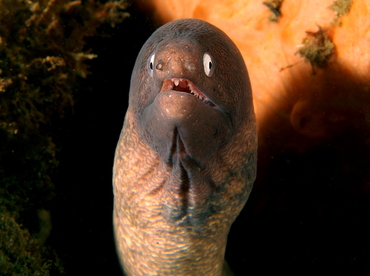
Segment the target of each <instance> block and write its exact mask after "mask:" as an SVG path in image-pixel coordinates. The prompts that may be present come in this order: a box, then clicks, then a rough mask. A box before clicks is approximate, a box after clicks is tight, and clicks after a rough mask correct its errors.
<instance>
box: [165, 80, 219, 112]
mask: <svg viewBox="0 0 370 276" xmlns="http://www.w3.org/2000/svg"><path fill="white" fill-rule="evenodd" d="M170 90H171V91H178V92H184V93H190V94H192V95H193V96H195V97H196V98H198V99H199V100H201V101H202V102H203V103H205V104H207V105H209V106H212V107H215V105H214V103H212V101H211V100H210V99H209V98H208V97H207V96H206V95H204V93H202V92H201V91H200V90H199V89H198V88H197V86H196V85H195V84H194V83H193V82H192V81H190V80H188V79H182V78H171V79H165V80H164V81H163V85H162V88H161V91H160V92H164V91H170Z"/></svg>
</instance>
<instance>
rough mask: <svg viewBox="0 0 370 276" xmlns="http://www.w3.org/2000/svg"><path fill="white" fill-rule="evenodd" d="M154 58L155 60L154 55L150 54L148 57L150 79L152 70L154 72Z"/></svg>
mask: <svg viewBox="0 0 370 276" xmlns="http://www.w3.org/2000/svg"><path fill="white" fill-rule="evenodd" d="M154 58H155V54H154V53H153V54H151V55H150V57H149V61H148V69H149V74H150V76H151V77H153V70H154Z"/></svg>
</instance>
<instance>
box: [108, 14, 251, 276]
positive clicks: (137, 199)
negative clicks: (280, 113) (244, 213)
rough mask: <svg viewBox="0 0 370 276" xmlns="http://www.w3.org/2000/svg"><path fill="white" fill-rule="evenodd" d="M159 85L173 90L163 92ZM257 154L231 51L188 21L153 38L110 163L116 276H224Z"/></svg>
mask: <svg viewBox="0 0 370 276" xmlns="http://www.w3.org/2000/svg"><path fill="white" fill-rule="evenodd" d="M205 53H207V54H208V55H209V56H210V60H211V63H212V64H209V63H208V61H207V63H206V65H204V56H205V55H204V54H205ZM206 66H209V68H208V69H210V68H212V73H209V72H207V71H206V68H205V67H206ZM166 80H172V83H176V80H180V84H179V85H178V86H176V85H174V84H172V86H171V85H167V86H166V87H165V88H163V87H164V81H166ZM173 80H175V81H173ZM168 82H170V83H171V81H168ZM189 82H191V84H192V85H193V86H192V85H191V84H189V85H187V83H189ZM194 86H195V87H196V89H198V90H196V91H198V93H197V94H198V95H197V96H196V95H194V93H191V91H190V90H192V89H193V88H194ZM189 87H190V88H189ZM175 90H177V91H175ZM199 91H200V92H199ZM193 92H194V91H193ZM200 93H202V96H201V97H199V94H200ZM256 152H257V134H256V120H255V116H254V110H253V102H252V93H251V87H250V82H249V77H248V73H247V69H246V66H245V64H244V61H243V58H242V56H241V55H240V53H239V51H238V49H237V47H236V46H235V45H234V43H233V42H232V41H231V40H230V39H229V38H228V37H227V35H226V34H225V33H223V32H222V31H221V30H219V29H218V28H216V27H214V26H213V25H211V24H209V23H206V22H204V21H201V20H197V19H181V20H177V21H173V22H170V23H168V24H166V25H164V26H162V27H161V28H159V29H158V30H157V31H156V32H154V33H153V35H152V36H151V37H150V38H149V39H148V40H147V42H146V43H145V44H144V46H143V47H142V49H141V51H140V53H139V55H138V57H137V60H136V64H135V67H134V69H133V73H132V78H131V87H130V99H129V108H128V110H127V113H126V117H125V122H124V126H123V129H122V132H121V136H120V139H119V142H118V145H117V149H116V154H115V160H114V173H113V186H114V216H113V217H114V218H113V223H114V231H115V238H116V246H117V251H118V255H119V258H120V261H121V264H122V266H123V269H124V272H125V274H126V275H171V276H175V275H208V276H209V275H226V274H227V273H226V272H225V268H223V266H224V265H223V264H224V254H225V247H226V242H227V235H228V232H229V229H230V227H231V224H232V223H233V221H234V220H235V218H236V217H237V216H238V214H239V212H240V211H241V209H242V208H243V206H244V204H245V203H246V201H247V199H248V197H249V194H250V192H251V189H252V186H253V182H254V180H255V176H256V159H257V157H256Z"/></svg>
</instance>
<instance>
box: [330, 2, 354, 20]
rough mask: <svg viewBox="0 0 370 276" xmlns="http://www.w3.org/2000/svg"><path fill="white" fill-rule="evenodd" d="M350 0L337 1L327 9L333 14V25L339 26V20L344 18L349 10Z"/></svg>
mask: <svg viewBox="0 0 370 276" xmlns="http://www.w3.org/2000/svg"><path fill="white" fill-rule="evenodd" d="M351 6H352V0H337V1H335V2H334V3H333V4H332V5H331V6H330V7H329V8H330V9H332V10H333V11H334V13H335V19H334V23H335V24H337V25H338V26H340V25H341V23H340V20H339V19H340V18H341V17H343V16H345V15H346V14H347V13H349V11H350V10H351Z"/></svg>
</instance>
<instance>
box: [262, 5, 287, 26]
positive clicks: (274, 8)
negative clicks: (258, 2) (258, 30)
mask: <svg viewBox="0 0 370 276" xmlns="http://www.w3.org/2000/svg"><path fill="white" fill-rule="evenodd" d="M283 1H284V0H268V1H265V2H263V4H264V5H265V6H267V7H268V8H269V9H270V11H271V12H272V15H270V16H269V21H271V22H277V21H278V20H279V17H280V16H281V12H280V8H281V5H282V4H283Z"/></svg>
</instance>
